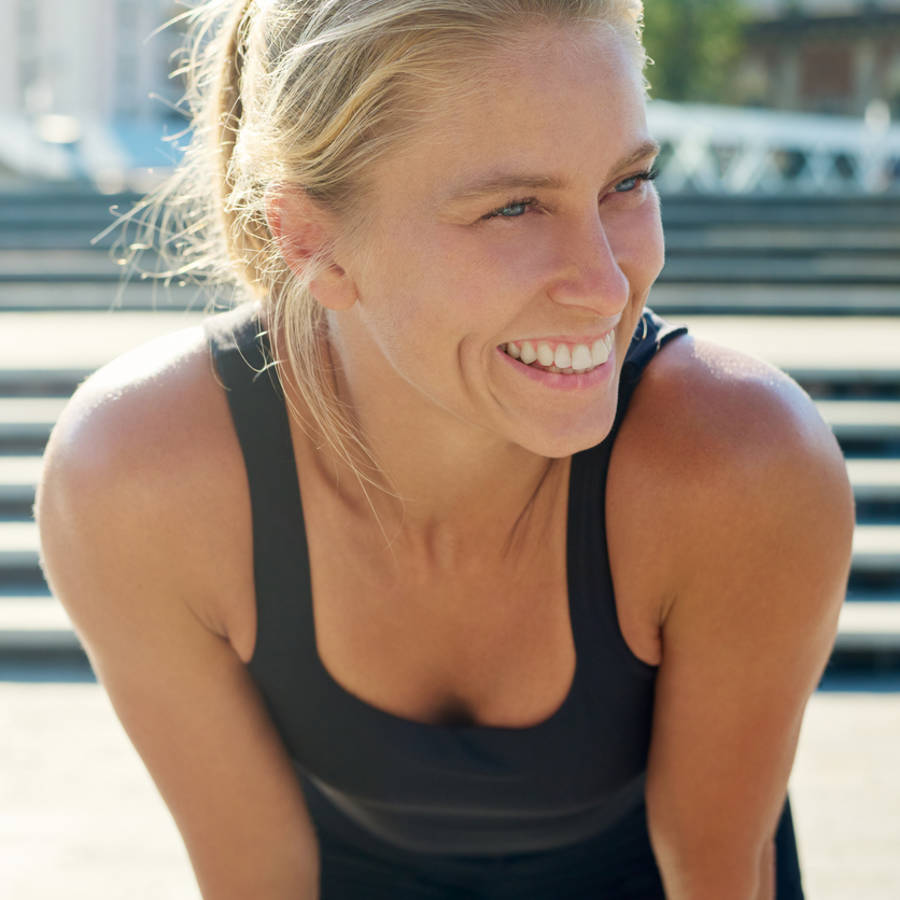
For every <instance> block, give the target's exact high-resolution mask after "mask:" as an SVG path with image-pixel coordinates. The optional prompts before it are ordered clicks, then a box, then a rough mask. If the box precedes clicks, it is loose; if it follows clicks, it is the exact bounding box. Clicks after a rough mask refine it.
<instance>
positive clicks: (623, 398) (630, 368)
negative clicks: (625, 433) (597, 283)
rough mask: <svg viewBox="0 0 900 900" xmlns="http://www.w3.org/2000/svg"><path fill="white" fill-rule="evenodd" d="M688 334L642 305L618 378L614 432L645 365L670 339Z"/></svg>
mask: <svg viewBox="0 0 900 900" xmlns="http://www.w3.org/2000/svg"><path fill="white" fill-rule="evenodd" d="M683 334H687V328H686V327H685V326H684V325H672V324H670V323H669V322H666V321H665V320H664V319H662V318H660V317H659V316H658V315H657V314H656V313H655V312H653V310H652V309H645V310H644V313H643V315H642V316H641V318H640V321H639V322H638V324H637V328H635V330H634V334H633V335H632V337H631V344H630V345H629V347H628V350H627V352H626V354H625V364H624V365H623V366H622V376H621V379H620V382H619V408H618V411H617V413H616V425H615V427H614V433H615V431H617V430H618V426H619V425H620V424H621V422H622V419H623V418H624V417H625V413H626V412H627V410H628V404H629V401H630V400H631V395H632V394H633V393H634V389H635V388H636V387H637V386H638V383H639V382H640V380H641V375H643V373H644V369H646V368H647V366H648V365H649V364H650V362H651V361H652V360H653V358H654V357H655V356H656V354H657V353H659V351H660V350H662V348H663V347H665V345H666V344H668V343H669V341H671V340H673V339H674V338H676V337H679V336H680V335H683Z"/></svg>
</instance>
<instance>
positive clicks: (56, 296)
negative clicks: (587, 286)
mask: <svg viewBox="0 0 900 900" xmlns="http://www.w3.org/2000/svg"><path fill="white" fill-rule="evenodd" d="M207 299H208V296H207V295H206V294H204V293H203V292H202V291H201V290H200V289H199V288H197V287H196V286H193V285H189V286H185V287H182V286H179V285H178V284H175V283H173V284H172V285H170V286H165V285H163V284H162V283H159V282H152V281H147V280H144V281H141V280H140V279H139V278H138V277H137V276H135V277H133V278H132V279H130V280H129V281H128V282H127V283H126V282H120V281H119V280H118V279H117V278H116V276H115V273H113V276H112V277H111V278H110V279H103V280H101V279H99V278H98V279H88V280H87V281H83V282H80V283H79V282H72V283H65V282H61V281H56V282H55V283H40V282H38V281H35V280H33V279H26V280H19V281H9V280H7V281H3V280H2V279H0V310H6V311H9V312H18V313H27V312H33V311H44V312H67V311H68V312H76V311H77V312H83V313H88V312H92V311H93V312H96V311H99V312H105V311H108V310H111V309H124V310H143V311H147V310H157V309H158V310H165V311H172V310H181V309H192V310H197V309H202V308H203V307H204V306H205V305H206V302H207ZM651 302H652V305H653V306H654V308H655V309H657V310H658V311H659V312H661V313H668V314H681V315H688V314H690V315H697V314H712V315H719V314H721V315H735V314H741V313H743V314H748V315H756V314H759V313H765V314H768V315H775V316H779V317H780V316H785V315H795V316H805V315H811V316H817V315H821V314H823V313H832V314H836V315H841V316H845V315H848V314H849V315H886V314H891V313H897V312H900V289H898V285H897V284H855V283H854V284H828V283H827V282H825V283H821V284H801V283H796V284H788V285H784V284H777V283H772V282H770V281H769V280H768V279H766V278H765V277H761V278H758V279H754V280H753V281H752V282H747V283H734V280H733V279H726V280H725V281H724V282H723V281H716V282H710V281H708V280H707V281H704V280H702V279H695V278H686V277H680V278H679V279H678V280H673V279H671V278H670V279H668V280H667V279H663V280H662V281H660V283H659V284H657V285H656V286H655V287H654V288H653V293H652V300H651Z"/></svg>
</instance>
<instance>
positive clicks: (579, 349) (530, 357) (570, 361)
mask: <svg viewBox="0 0 900 900" xmlns="http://www.w3.org/2000/svg"><path fill="white" fill-rule="evenodd" d="M615 339H616V333H615V331H610V332H609V333H608V334H605V335H603V337H601V338H598V339H597V340H596V341H594V342H593V344H590V345H588V344H566V343H562V342H553V341H510V343H508V344H501V346H500V349H501V350H502V351H503V352H504V353H506V355H507V356H511V357H512V358H513V359H515V360H518V361H519V362H520V363H522V364H523V365H526V366H530V367H532V368H534V369H543V370H544V371H545V372H550V373H552V374H554V375H584V374H585V373H587V372H592V371H593V370H594V369H597V368H599V367H600V366H602V365H603V364H604V363H606V362H607V361H608V360H609V357H610V354H611V353H612V349H613V345H614V343H615Z"/></svg>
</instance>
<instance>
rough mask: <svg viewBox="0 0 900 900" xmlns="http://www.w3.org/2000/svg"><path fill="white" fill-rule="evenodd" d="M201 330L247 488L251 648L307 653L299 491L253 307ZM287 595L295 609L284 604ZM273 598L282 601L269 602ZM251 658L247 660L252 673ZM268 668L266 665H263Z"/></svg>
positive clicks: (308, 615)
mask: <svg viewBox="0 0 900 900" xmlns="http://www.w3.org/2000/svg"><path fill="white" fill-rule="evenodd" d="M204 329H205V332H206V335H207V340H208V341H209V345H210V348H211V352H212V358H213V362H214V364H215V367H216V371H217V372H218V374H219V378H220V379H221V382H222V386H223V387H224V389H225V392H226V396H227V398H228V405H229V408H230V410H231V416H232V419H233V421H234V428H235V431H236V433H237V437H238V441H239V443H240V446H241V451H242V452H243V456H244V464H245V466H246V470H247V480H248V483H249V488H250V503H251V511H252V527H253V565H254V582H255V586H256V609H257V637H256V648H257V649H258V648H260V647H261V646H265V647H269V646H271V644H272V640H273V638H277V637H279V636H284V635H287V634H289V635H290V636H291V641H292V642H293V647H294V648H297V647H298V646H304V645H305V647H306V649H307V650H314V641H315V632H314V630H313V627H312V608H311V599H310V598H309V597H308V596H306V594H307V593H308V591H309V584H310V578H309V557H308V554H307V548H306V532H305V528H304V523H303V506H302V502H301V497H300V485H299V481H298V478H297V469H296V463H295V460H294V451H293V442H292V439H291V432H290V425H289V420H288V414H287V409H286V407H285V402H284V394H283V392H282V389H281V385H280V383H279V381H278V376H277V373H276V371H275V365H274V363H273V360H272V354H271V350H270V345H269V340H268V335H267V334H266V332H265V329H264V326H263V325H262V324H261V323H260V318H259V307H258V305H257V304H243V305H241V306H239V307H237V308H236V309H234V310H231V311H230V312H227V313H223V314H220V315H216V316H213V317H212V318H210V319H207V320H206V322H205V323H204ZM291 593H293V594H294V595H295V599H296V602H290V596H289V595H290V594H291ZM279 598H280V600H281V601H282V602H278V603H275V602H273V601H275V600H278V599H279ZM286 599H287V600H288V602H283V601H284V600H286ZM276 642H277V641H276ZM256 659H257V657H256V655H254V660H253V661H251V664H250V667H251V670H253V668H254V662H255V661H256ZM272 662H273V661H272V660H271V659H269V660H267V662H266V665H268V666H271V665H272Z"/></svg>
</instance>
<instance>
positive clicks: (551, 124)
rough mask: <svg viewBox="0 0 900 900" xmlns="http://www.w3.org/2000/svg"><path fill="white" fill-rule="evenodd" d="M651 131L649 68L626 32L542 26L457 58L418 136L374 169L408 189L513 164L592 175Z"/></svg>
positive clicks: (549, 173) (561, 174)
mask: <svg viewBox="0 0 900 900" xmlns="http://www.w3.org/2000/svg"><path fill="white" fill-rule="evenodd" d="M647 138H648V134H647V128H646V118H645V110H644V87H643V77H642V73H641V72H640V71H639V68H638V66H637V64H636V62H635V59H634V56H633V54H632V52H631V48H630V47H628V45H627V44H626V41H625V38H624V37H622V36H621V35H619V34H618V33H617V32H616V31H614V30H613V29H612V28H609V27H606V26H602V25H596V24H592V25H587V24H581V25H574V24H573V25H567V26H565V27H560V26H554V25H542V26H534V27H531V28H529V29H528V30H523V31H521V32H517V33H515V34H513V35H511V36H510V40H509V41H508V42H503V43H501V44H500V45H499V46H496V47H493V48H491V50H490V51H489V52H487V53H484V52H482V53H480V54H478V55H477V56H474V57H472V58H470V59H469V60H466V58H465V57H462V58H460V59H458V60H455V61H454V63H453V65H452V66H451V67H450V68H449V69H448V75H447V83H446V85H445V86H442V87H441V88H440V89H437V90H434V91H432V92H429V96H428V97H427V100H426V101H425V102H424V103H423V106H422V114H421V116H420V120H419V122H418V123H417V125H416V127H415V128H414V129H413V131H412V133H411V135H410V136H408V137H407V138H405V139H404V140H403V141H402V142H401V143H400V144H399V146H397V147H396V148H395V150H394V152H393V153H391V154H388V156H387V157H386V158H385V159H384V160H382V161H380V162H379V163H378V164H377V165H376V167H375V172H374V175H375V179H376V182H377V181H379V180H381V181H391V180H392V178H393V179H394V180H395V181H397V182H398V184H397V185H394V187H395V188H396V187H401V192H402V193H410V192H412V191H413V189H414V188H415V187H416V186H422V184H423V183H426V182H427V183H431V184H434V185H441V186H445V187H446V188H447V191H448V192H450V191H451V190H452V186H453V185H456V184H463V183H465V182H467V181H475V180H479V179H486V180H490V178H491V177H492V176H495V175H500V176H502V174H503V173H504V172H505V171H508V170H527V171H532V172H535V173H539V174H541V175H544V176H546V177H547V178H548V179H551V180H552V179H555V180H570V177H571V175H572V174H573V173H574V172H579V173H583V174H584V175H585V176H586V177H594V174H595V173H593V172H591V171H589V169H592V168H596V169H597V170H601V169H603V168H604V167H605V166H610V165H612V164H613V163H614V162H615V161H616V160H619V159H622V158H623V157H625V156H627V155H628V154H629V153H630V152H632V151H633V150H634V149H635V147H637V146H639V145H640V144H641V143H642V142H644V141H646V140H647Z"/></svg>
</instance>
